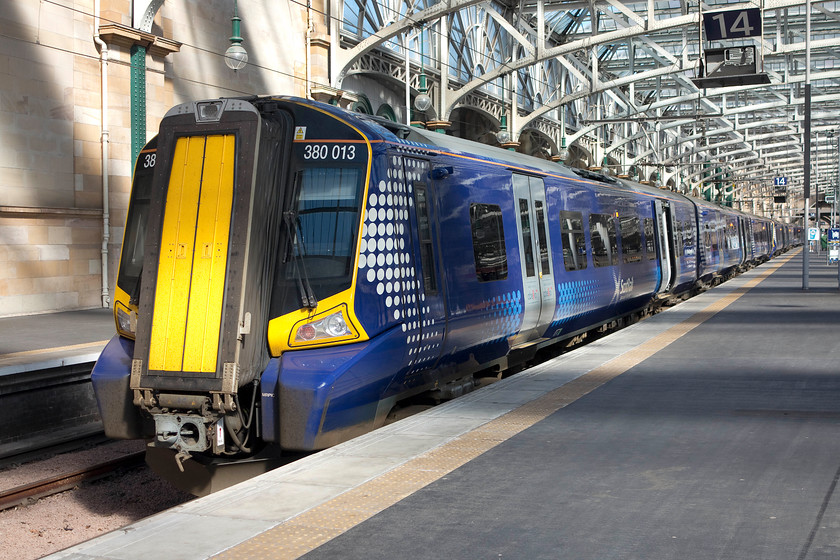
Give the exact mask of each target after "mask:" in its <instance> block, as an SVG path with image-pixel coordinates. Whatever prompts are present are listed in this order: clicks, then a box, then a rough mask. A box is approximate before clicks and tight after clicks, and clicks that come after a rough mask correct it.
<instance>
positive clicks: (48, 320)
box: [0, 308, 116, 376]
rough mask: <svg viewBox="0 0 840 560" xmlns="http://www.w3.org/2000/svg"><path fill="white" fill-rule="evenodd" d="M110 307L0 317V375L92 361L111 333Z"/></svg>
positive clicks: (112, 325) (111, 311)
mask: <svg viewBox="0 0 840 560" xmlns="http://www.w3.org/2000/svg"><path fill="white" fill-rule="evenodd" d="M113 313H114V312H113V310H111V309H106V308H101V309H84V310H78V311H61V312H57V313H44V314H39V315H23V316H19V317H3V318H0V376H3V375H11V374H16V373H22V372H27V371H38V370H45V369H51V368H56V367H63V366H67V365H73V364H79V363H87V362H90V363H93V362H95V361H96V359H97V358H98V357H99V354H100V353H102V349H103V348H105V344H106V343H107V342H108V341H109V340H110V339H111V337H112V336H114V333H115V332H116V331H115V329H114V314H113Z"/></svg>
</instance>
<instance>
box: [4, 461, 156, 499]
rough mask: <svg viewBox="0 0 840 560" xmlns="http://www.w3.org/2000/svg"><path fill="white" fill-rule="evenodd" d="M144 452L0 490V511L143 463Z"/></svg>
mask: <svg viewBox="0 0 840 560" xmlns="http://www.w3.org/2000/svg"><path fill="white" fill-rule="evenodd" d="M144 459H145V452H139V453H132V454H129V455H126V456H124V457H120V458H118V459H112V460H110V461H105V462H102V463H98V464H95V465H92V466H88V467H85V468H83V469H79V470H76V471H73V472H70V473H65V474H60V475H56V476H52V477H49V478H45V479H42V480H38V481H35V482H31V483H29V484H23V485H20V486H17V487H15V488H11V489H9V490H3V491H0V511H2V510H6V509H9V508H13V507H16V506H19V505H24V504H27V503H30V502H31V501H33V500H39V499H41V498H44V497H46V496H50V495H52V494H57V493H59V492H64V491H65V490H70V489H72V488H74V487H76V486H77V485H79V484H80V483H82V482H86V481H90V480H95V479H97V478H102V477H104V476H107V475H108V474H111V473H112V472H114V471H117V470H119V469H129V468H136V467H139V466H141V465H143V464H144Z"/></svg>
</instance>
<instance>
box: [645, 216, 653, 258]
mask: <svg viewBox="0 0 840 560" xmlns="http://www.w3.org/2000/svg"><path fill="white" fill-rule="evenodd" d="M642 221H643V222H644V226H645V251H646V252H647V258H648V260H649V261H653V260H656V233H655V231H654V226H653V218H644V219H643V220H642Z"/></svg>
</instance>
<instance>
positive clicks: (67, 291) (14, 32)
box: [0, 0, 329, 317]
mask: <svg viewBox="0 0 840 560" xmlns="http://www.w3.org/2000/svg"><path fill="white" fill-rule="evenodd" d="M100 5H101V11H100V20H99V24H100V26H103V27H104V26H111V27H116V28H117V29H118V32H117V33H116V34H114V33H112V34H110V35H108V34H103V37H105V38H106V39H107V40H108V50H109V61H108V64H107V83H108V87H107V121H108V126H107V132H108V150H109V160H108V161H109V168H110V172H109V177H108V179H109V180H108V183H109V193H110V194H109V197H108V201H109V205H110V215H109V222H110V227H109V233H110V242H109V243H108V245H107V248H108V267H107V272H108V293H109V294H113V289H114V281H115V272H116V265H117V261H118V258H119V251H120V245H121V242H122V234H123V226H124V223H125V217H126V209H127V205H128V198H129V194H130V188H131V181H130V177H131V172H132V168H133V163H132V162H131V110H130V108H131V99H132V92H131V86H130V84H131V59H130V51H131V45H132V39H131V37H132V33H133V31H134V30H133V28H132V27H131V26H132V16H131V6H132V2H131V1H130V0H101V2H100ZM237 7H238V13H239V16H240V17H241V18H242V37H243V38H244V42H243V46H244V47H245V48H246V49H247V50H248V53H249V63H248V65H247V66H246V67H245V68H244V69H242V70H239V71H236V72H234V71H233V70H230V69H229V68H227V67H226V66H225V64H224V59H223V56H222V55H223V53H224V51H225V50H226V49H227V47H228V46H229V44H230V42H229V37H230V36H231V20H230V18H231V17H232V16H233V13H232V10H233V3H232V2H230V0H175V1H171V2H170V1H167V2H165V3H164V4H163V6H162V7H160V9H159V10H158V12H157V14H156V15H155V19H154V24H153V26H152V29H151V31H150V32H149V33H146V34H145V35H142V36H141V38H140V39H137V40H135V44H143V45H144V46H147V47H148V53H147V55H146V71H145V87H146V95H145V102H146V123H145V131H146V137H147V139H148V138H151V137H152V136H153V135H154V134H155V133H156V130H157V127H158V125H159V123H160V120H161V119H162V118H163V116H164V114H165V113H166V111H167V110H168V109H169V108H171V107H172V106H174V105H176V104H178V103H181V102H184V101H187V100H192V99H207V98H213V97H219V96H239V95H251V94H267V93H276V94H283V95H298V96H304V95H305V94H306V85H305V78H306V74H307V72H306V67H307V63H308V64H309V68H310V76H311V77H312V79H313V81H316V82H318V83H321V84H327V83H328V82H329V80H328V76H327V72H328V56H327V55H328V52H329V36H328V27H327V20H326V19H325V18H324V16H323V15H321V16H318V13H319V12H320V13H321V14H323V13H324V11H325V1H324V0H315V1H314V2H313V3H312V8H313V11H311V12H310V13H309V16H311V17H312V22H313V31H314V32H313V35H312V37H313V39H315V44H314V46H313V47H312V51H311V52H312V56H310V57H307V56H306V49H305V45H306V41H305V36H306V22H307V15H308V14H307V10H306V7H305V6H303V5H301V4H300V3H294V2H290V1H285V0H284V1H281V2H262V1H259V0H239V1H238V2H237ZM94 9H95V3H94V0H75V1H74V0H70V1H67V2H61V3H51V2H37V1H33V0H24V1H21V2H11V3H9V5H8V6H5V8H4V9H3V10H0V317H8V316H15V315H26V314H34V313H45V312H51V311H61V310H69V309H84V308H92V307H99V306H102V305H103V297H102V286H101V284H102V270H103V269H102V264H101V263H102V242H103V198H102V196H103V195H102V193H103V188H102V137H103V123H102V102H103V96H102V92H101V83H102V82H101V76H102V70H101V63H100V53H99V50H98V47H97V45H96V44H95V42H94V40H93V37H94V34H95V27H96V26H95V22H96V20H95V18H94V15H95V14H94ZM149 38H151V39H152V40H154V39H155V38H162V39H165V40H166V41H168V43H167V44H169V45H175V46H174V47H172V48H169V49H168V50H167V49H160V48H155V47H154V46H153V45H151V44H149V42H148V40H149Z"/></svg>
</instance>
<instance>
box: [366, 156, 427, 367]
mask: <svg viewBox="0 0 840 560" xmlns="http://www.w3.org/2000/svg"><path fill="white" fill-rule="evenodd" d="M403 166H405V169H403ZM427 171H428V163H427V162H425V161H423V160H417V159H413V158H402V157H398V156H390V157H389V161H388V168H387V170H386V173H385V177H384V178H383V179H381V180H380V181H379V183H378V184H376V185H373V186H372V187H371V189H370V192H369V194H368V198H367V207H366V211H365V223H364V226H363V229H362V241H361V243H360V245H359V276H358V278H359V281H366V282H367V283H369V284H370V285H371V287H372V288H373V291H375V292H376V294H377V295H379V296H380V297H382V300H381V303H382V305H384V306H385V315H386V317H387V319H388V321H389V322H390V323H391V324H398V325H400V326H401V329H402V332H403V334H404V336H405V343H406V345H407V346H408V353H409V363H408V367H409V369H410V371H409V372H408V373H409V374H410V373H413V372H415V371H418V370H420V369H422V368H423V367H424V366H425V365H427V364H426V362H428V361H429V360H431V359H432V358H435V357H437V355H438V354H439V352H440V340H441V338H442V335H443V331H442V328H441V327H440V326H439V325H436V324H435V321H434V319H429V318H427V317H428V315H429V312H430V310H431V309H430V307H429V306H428V305H427V304H426V301H425V296H424V295H423V294H422V291H423V287H422V282H421V280H420V278H419V277H418V274H417V270H416V264H415V259H414V258H413V255H412V254H411V252H410V250H409V248H410V247H411V246H412V245H411V238H410V235H411V231H410V229H409V228H410V227H411V222H410V220H409V211H410V210H411V209H412V208H413V206H414V182H416V181H423V180H424V179H423V177H424V176H425V175H426V174H427ZM418 294H420V295H419V296H418Z"/></svg>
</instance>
